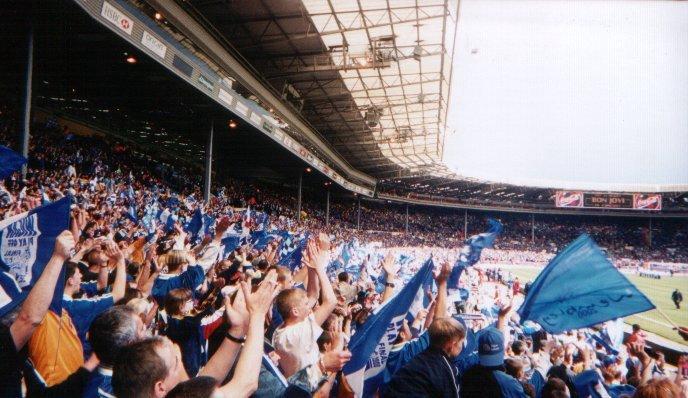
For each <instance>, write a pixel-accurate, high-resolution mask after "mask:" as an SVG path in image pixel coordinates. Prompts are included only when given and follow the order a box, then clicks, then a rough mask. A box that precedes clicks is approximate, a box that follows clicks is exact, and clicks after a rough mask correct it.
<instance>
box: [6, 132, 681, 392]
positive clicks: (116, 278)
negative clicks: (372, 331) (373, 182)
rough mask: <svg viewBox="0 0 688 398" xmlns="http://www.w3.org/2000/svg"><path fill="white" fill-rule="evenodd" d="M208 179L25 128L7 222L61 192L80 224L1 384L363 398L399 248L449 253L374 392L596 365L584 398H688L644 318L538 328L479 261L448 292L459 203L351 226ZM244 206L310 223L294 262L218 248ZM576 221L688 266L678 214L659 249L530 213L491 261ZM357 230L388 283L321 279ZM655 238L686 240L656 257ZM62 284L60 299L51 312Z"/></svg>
mask: <svg viewBox="0 0 688 398" xmlns="http://www.w3.org/2000/svg"><path fill="white" fill-rule="evenodd" d="M13 135H14V130H13V126H12V124H11V123H9V122H6V121H5V122H3V123H2V124H1V125H0V142H1V143H2V144H10V145H16V142H13V141H12V137H13ZM200 183H201V181H200V180H199V178H198V173H193V172H190V170H187V171H185V170H183V169H181V168H173V167H171V166H169V165H165V164H163V163H161V162H157V161H155V160H154V159H150V158H149V157H147V156H146V155H145V154H142V153H137V152H136V151H134V150H132V149H131V148H126V147H124V146H122V145H111V144H108V143H107V142H106V141H104V140H103V139H102V138H98V137H82V136H75V135H73V134H70V133H69V131H65V130H64V129H62V128H61V127H60V126H57V125H55V124H51V123H48V124H42V125H37V126H35V127H34V129H33V131H32V141H31V145H30V159H29V165H28V173H27V176H26V179H25V180H22V179H21V178H20V174H19V173H15V174H14V175H13V176H12V177H10V178H8V179H6V180H5V181H4V183H3V185H0V220H2V219H6V218H7V217H10V216H12V215H15V214H19V213H21V212H24V211H27V210H30V209H32V208H35V207H37V206H40V205H42V204H44V203H46V202H49V201H55V200H58V199H60V198H62V197H64V196H70V197H71V198H72V201H73V203H74V204H73V206H72V210H71V222H70V229H69V230H66V231H64V232H63V233H62V234H60V235H59V236H58V238H57V240H56V243H55V248H54V252H53V255H52V258H51V260H50V261H49V262H48V264H47V265H46V267H45V270H44V272H43V273H42V274H41V276H40V278H39V280H38V281H37V282H36V284H35V286H34V288H33V289H32V290H31V292H30V293H29V294H28V296H27V297H26V299H25V300H24V302H23V303H22V304H21V305H20V306H19V307H17V308H16V310H15V311H14V312H12V313H11V314H9V315H7V316H5V317H4V318H3V319H2V325H3V326H1V327H0V396H3V397H4V396H8V397H15V396H23V395H26V396H29V397H33V396H41V397H67V396H69V397H78V396H84V397H112V396H117V397H119V398H126V397H165V396H167V397H215V398H218V397H239V396H253V397H295V396H314V397H325V396H353V395H352V394H353V393H352V388H351V386H350V385H349V384H348V382H347V379H346V378H345V377H343V376H342V368H343V366H344V365H345V364H346V363H347V362H348V361H349V360H351V357H352V354H351V352H349V351H348V350H347V344H348V342H349V341H350V339H351V336H352V335H354V334H355V333H356V331H357V330H359V329H360V328H361V327H362V325H364V324H365V322H366V319H368V317H369V316H370V315H371V314H372V313H373V312H374V311H375V310H376V309H377V308H379V307H380V306H382V305H383V304H384V303H385V302H387V301H388V300H390V299H391V298H392V297H393V295H394V293H395V292H398V291H399V289H400V288H401V285H402V284H403V280H401V279H399V277H398V275H400V274H402V273H409V272H413V271H414V270H415V269H417V264H414V265H413V266H410V265H408V264H407V265H405V264H404V263H403V262H402V261H400V260H399V257H398V256H397V255H396V254H398V252H399V250H400V249H395V250H394V251H390V250H387V251H385V250H384V248H382V247H397V248H398V247H406V248H411V249H409V250H414V249H412V248H414V247H415V248H418V249H417V252H416V253H414V254H415V257H417V258H421V256H425V255H429V254H430V253H433V254H437V255H438V257H437V258H438V259H439V258H442V260H440V261H437V260H436V263H435V264H436V266H435V271H434V279H435V284H436V286H437V288H436V292H435V293H432V291H429V292H426V293H427V294H428V295H429V296H431V297H430V298H431V300H430V303H431V304H430V305H429V307H428V308H426V309H423V310H421V311H419V312H418V313H417V315H416V316H415V318H414V319H413V320H409V321H408V322H407V321H404V322H403V324H402V325H401V327H400V329H399V330H398V337H397V339H396V341H395V343H394V345H393V346H392V349H391V352H390V353H389V358H388V362H387V366H386V368H385V370H384V372H385V374H384V382H383V383H382V386H381V387H380V388H379V390H377V391H372V392H368V393H367V394H368V396H383V397H404V396H408V397H423V396H425V397H457V396H460V397H485V396H489V397H512V396H513V397H526V396H528V397H567V396H572V397H578V396H587V395H586V392H585V391H581V389H580V388H579V387H578V385H577V384H575V383H574V380H576V379H577V378H578V377H592V378H593V379H592V380H593V381H592V382H590V383H587V385H589V386H591V388H592V390H591V391H590V392H589V395H590V394H595V395H600V396H602V397H607V396H612V397H620V396H636V397H679V396H686V392H687V391H688V380H686V379H685V378H683V376H682V373H681V372H678V373H676V374H672V373H670V372H669V370H668V367H667V366H666V365H665V361H664V357H663V355H662V353H661V352H659V351H648V350H646V349H645V343H644V335H643V334H642V331H640V330H635V331H634V333H633V335H631V337H630V338H629V339H628V340H627V341H626V345H624V346H623V348H622V349H619V350H618V351H612V350H610V349H608V348H605V347H604V345H602V344H600V343H597V344H596V343H594V342H591V341H590V340H589V339H588V338H587V336H588V335H589V333H594V332H595V330H592V329H586V330H579V331H572V332H569V333H566V334H563V335H550V334H548V333H546V332H544V331H543V330H538V329H537V328H534V329H533V330H527V329H526V328H525V327H521V326H519V325H518V322H517V320H516V319H515V318H514V314H513V310H512V304H511V303H512V301H511V300H512V298H513V296H519V295H521V293H522V292H521V289H520V288H514V285H515V283H510V287H511V288H510V289H505V288H504V286H503V283H504V281H502V280H501V279H502V278H496V277H495V276H494V275H492V274H490V273H483V271H482V270H480V269H479V268H476V269H471V270H470V271H469V272H466V275H465V276H464V277H463V283H464V286H466V287H467V288H468V289H469V290H471V291H475V293H474V294H473V295H472V296H471V299H470V300H468V301H467V302H466V303H463V307H461V308H459V307H460V306H459V305H455V304H458V303H453V302H449V298H448V292H447V279H448V277H449V274H450V272H451V266H450V264H452V262H451V261H448V260H449V257H451V256H452V255H455V254H456V247H458V246H460V244H461V242H462V240H463V238H464V237H463V236H462V234H461V233H460V232H457V231H461V229H462V228H461V224H458V223H460V221H461V220H462V217H461V215H458V216H457V215H456V214H454V215H451V214H448V213H433V212H430V211H427V212H426V211H414V213H413V214H410V216H409V229H410V230H411V233H410V234H405V233H403V231H404V228H405V221H406V220H405V217H406V215H405V213H402V212H398V211H396V210H394V209H385V208H384V207H383V206H377V205H370V206H366V207H364V209H363V212H364V213H363V215H362V216H361V219H362V220H365V221H364V222H363V226H362V230H361V231H359V230H356V229H355V228H354V226H355V223H356V218H357V214H356V213H355V209H354V207H353V206H350V205H345V204H342V203H338V204H335V205H334V206H333V208H332V214H331V218H330V219H331V223H330V225H329V226H325V225H324V222H323V220H324V211H323V208H322V206H320V205H318V204H313V203H306V204H305V205H304V207H303V211H304V217H302V219H301V221H299V220H298V218H297V217H296V214H295V213H294V210H293V207H294V206H293V202H292V198H290V197H289V195H285V194H284V193H283V192H282V193H280V192H278V191H275V190H274V189H271V188H270V187H262V186H261V187H257V186H255V185H253V184H251V183H247V182H239V181H227V182H223V184H222V186H220V185H217V186H215V187H213V192H214V193H215V195H214V197H213V198H212V200H211V201H209V202H208V203H204V202H202V201H200V200H199V198H201V196H202V195H201V193H200V190H199V186H200ZM173 198H174V200H176V201H177V202H178V207H179V209H178V212H177V216H178V217H179V219H178V221H177V222H174V223H172V226H171V227H169V226H167V225H159V226H158V227H155V228H153V229H152V230H151V229H150V227H149V226H147V225H145V223H143V222H140V221H139V220H142V219H143V218H145V212H146V209H147V207H149V206H150V205H151V202H157V203H159V204H160V206H161V207H163V205H164V204H169V203H170V202H171V200H173ZM191 198H193V200H191ZM199 206H200V207H202V208H203V209H204V211H205V212H206V213H207V214H212V215H213V216H215V217H216V223H215V226H214V229H213V230H212V232H210V233H208V234H207V235H205V236H200V237H198V238H197V239H195V237H194V236H192V235H191V234H190V233H189V232H188V231H186V230H185V229H184V220H189V219H190V218H191V217H192V214H193V212H194V211H195V210H196V208H197V207H199ZM246 207H250V208H251V209H252V210H253V211H254V212H255V211H258V212H264V213H265V214H267V215H269V227H270V228H274V229H279V230H290V231H292V232H293V233H294V234H303V233H305V232H308V233H309V234H310V236H311V239H310V240H309V241H308V244H307V247H306V248H305V250H304V254H303V259H302V262H301V264H302V266H301V267H296V268H294V269H290V268H288V267H284V266H281V265H279V264H278V260H279V257H280V255H281V254H280V241H279V240H275V241H272V242H271V243H269V244H268V245H267V246H266V247H265V248H264V249H257V248H255V247H253V246H251V245H250V244H246V245H241V246H239V247H237V248H236V249H235V250H232V251H231V252H229V253H226V252H225V251H224V250H223V246H222V239H223V237H225V236H226V234H227V233H228V231H230V230H233V229H235V228H236V227H237V226H238V227H239V229H240V230H241V229H249V230H250V229H253V228H256V225H255V223H253V222H250V221H246V218H245V216H244V214H245V213H241V212H240V211H238V209H243V208H246ZM131 209H135V210H134V213H135V214H133V215H132V214H131V213H132V210H131ZM472 217H474V219H473V220H472V221H471V223H472V224H473V225H478V227H480V222H479V221H477V216H476V215H473V216H472ZM457 224H458V225H457ZM581 228H584V229H586V230H588V231H589V232H592V234H593V235H594V236H595V237H596V238H598V241H599V242H600V243H601V245H602V246H605V247H606V248H607V249H608V250H609V251H610V252H611V253H612V254H613V253H615V251H617V250H628V251H631V250H630V249H627V248H626V247H627V246H629V242H633V243H630V244H632V245H634V246H633V247H634V249H633V250H632V251H633V253H635V255H637V256H638V257H637V258H641V259H644V260H650V259H654V260H670V261H686V257H685V256H686V253H685V252H686V250H687V248H686V247H685V245H683V246H681V245H680V244H678V243H677V242H681V240H680V239H684V240H683V241H684V242H685V237H686V228H685V226H683V227H677V228H674V226H673V225H672V226H671V228H673V229H672V232H673V233H672V234H667V236H665V237H662V238H661V239H659V238H658V239H657V242H656V243H655V242H653V249H649V248H641V247H640V246H642V245H640V246H636V245H637V237H638V233H639V232H638V231H637V230H635V231H634V230H628V229H625V228H622V227H621V226H620V225H613V226H605V224H604V223H602V222H592V221H591V222H589V223H586V224H583V226H582V227H581V226H580V224H576V223H575V221H571V220H561V221H560V220H557V221H556V222H549V221H548V222H545V223H540V224H538V232H537V236H538V238H537V239H536V240H535V242H529V239H527V237H528V236H529V233H530V230H529V226H528V221H523V220H507V221H505V228H504V229H505V232H504V235H503V236H502V237H501V238H500V241H499V243H498V245H497V248H496V250H492V251H486V253H485V260H486V261H498V260H499V261H501V260H500V257H499V256H503V255H507V256H510V254H508V253H515V254H513V255H516V254H517V255H518V256H522V257H519V258H518V261H523V262H531V261H532V262H542V261H541V260H542V259H543V257H541V256H544V255H548V253H549V254H551V253H553V252H554V251H556V250H557V249H559V248H561V247H563V246H564V245H565V243H566V239H568V238H570V237H572V236H573V235H575V234H576V233H577V231H579V230H580V229H581ZM658 228H663V227H658ZM476 232H482V231H476ZM657 235H659V234H657ZM662 235H663V234H662ZM353 238H356V239H357V240H358V241H360V242H372V241H376V242H381V245H380V246H382V247H381V248H380V252H381V253H382V254H384V256H382V255H381V256H380V257H384V259H382V260H381V261H379V262H377V261H374V260H372V259H371V260H370V261H371V262H373V261H374V262H375V263H374V264H372V265H371V267H372V268H373V269H375V270H377V271H382V270H384V273H383V274H384V275H386V277H385V278H384V280H383V281H374V280H373V278H370V277H369V275H367V274H366V272H361V273H360V274H359V275H357V277H356V278H354V275H351V274H349V273H347V272H345V271H342V270H339V271H338V272H337V273H336V274H335V276H336V277H335V278H332V277H331V275H328V267H329V265H330V264H331V262H332V260H333V259H334V258H335V257H336V256H338V255H340V254H341V252H339V251H338V249H337V248H340V247H341V245H342V244H345V243H346V242H350V241H351V240H352V239H353ZM617 242H622V243H617ZM431 246H432V247H444V248H445V249H448V248H451V250H446V251H444V252H441V250H442V249H433V248H429V247H431ZM657 247H659V248H662V249H666V248H669V247H675V249H676V250H674V251H672V252H671V254H670V255H669V254H662V255H659V254H656V253H658V252H659V251H662V250H660V249H657ZM505 253H507V254H505ZM655 255H657V256H658V257H657V258H654V256H655ZM647 256H652V257H653V258H648V257H647ZM505 258H507V259H509V260H510V261H511V260H514V259H513V258H512V257H505ZM404 266H406V267H407V268H408V269H400V268H401V267H404ZM62 270H64V281H62V280H60V273H61V271H62ZM510 282H514V281H513V280H511V281H510ZM62 283H64V297H63V300H62V310H61V312H59V313H58V312H55V311H53V310H49V309H48V308H49V305H50V302H51V299H52V296H53V292H54V291H55V289H56V286H60V284H62ZM488 290H489V291H488ZM505 291H506V292H505ZM495 306H496V308H495V309H494V313H489V311H488V314H484V312H485V311H484V310H485V309H486V308H493V307H495ZM461 313H475V314H476V315H478V314H482V315H481V316H482V317H483V318H485V317H493V318H494V320H495V323H494V325H493V326H492V325H491V324H490V322H488V321H486V320H485V319H482V320H474V319H473V318H462V317H461V315H462V314H461ZM465 319H471V320H465ZM478 330H480V332H479V333H478V335H477V336H478V337H477V338H476V339H477V347H474V348H475V353H473V354H471V355H468V356H466V355H464V356H462V355H461V352H462V351H468V350H469V348H468V347H465V343H466V341H467V340H468V335H469V334H472V333H477V332H478ZM395 332H397V331H395Z"/></svg>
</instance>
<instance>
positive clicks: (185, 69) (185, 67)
mask: <svg viewBox="0 0 688 398" xmlns="http://www.w3.org/2000/svg"><path fill="white" fill-rule="evenodd" d="M172 65H174V67H175V68H177V70H178V71H180V72H182V73H183V74H185V75H186V76H187V77H191V73H193V67H192V66H191V65H189V64H188V63H186V61H184V60H183V59H181V57H179V56H178V55H177V54H174V58H172Z"/></svg>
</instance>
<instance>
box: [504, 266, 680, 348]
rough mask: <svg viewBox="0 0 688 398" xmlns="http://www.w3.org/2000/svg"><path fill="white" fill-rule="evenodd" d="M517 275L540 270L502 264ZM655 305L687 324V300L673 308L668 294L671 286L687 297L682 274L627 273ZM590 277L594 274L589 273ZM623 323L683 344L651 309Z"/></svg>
mask: <svg viewBox="0 0 688 398" xmlns="http://www.w3.org/2000/svg"><path fill="white" fill-rule="evenodd" d="M504 269H508V270H510V271H511V272H513V273H514V275H516V276H518V277H519V279H521V280H522V281H524V282H527V281H533V280H535V278H536V277H537V275H538V273H539V272H540V268H535V267H511V266H509V267H504ZM627 277H628V279H630V280H631V282H633V283H634V284H635V285H636V286H637V287H638V288H639V289H640V290H641V291H642V292H643V293H645V295H647V297H649V298H650V300H651V301H652V302H653V303H654V305H655V306H657V308H659V309H661V310H662V311H663V312H664V313H665V314H667V316H669V318H670V319H671V320H672V321H673V322H674V323H675V324H677V325H681V326H688V302H687V301H686V300H684V301H683V304H682V305H681V309H680V310H677V309H676V306H674V303H673V302H672V301H671V293H672V292H673V291H674V289H677V288H678V289H679V290H680V291H681V292H682V293H683V295H684V298H686V297H688V278H685V277H673V278H670V277H662V279H650V278H641V277H638V276H634V275H627ZM591 278H594V276H591ZM626 322H627V323H630V324H633V323H637V324H639V325H640V326H641V327H642V328H643V329H645V330H647V331H649V332H652V333H655V334H658V335H660V336H662V337H664V338H667V339H669V340H672V341H675V342H677V343H680V344H684V345H685V344H686V342H685V341H683V339H681V337H679V335H678V334H677V333H676V331H675V330H671V325H670V324H669V322H667V320H666V319H665V318H664V317H662V315H660V314H659V311H657V310H652V311H648V312H643V313H640V314H637V315H632V316H629V317H626Z"/></svg>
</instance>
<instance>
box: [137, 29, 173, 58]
mask: <svg viewBox="0 0 688 398" xmlns="http://www.w3.org/2000/svg"><path fill="white" fill-rule="evenodd" d="M141 44H143V45H144V46H146V48H147V49H149V50H151V51H153V53H154V54H155V55H157V56H158V57H160V58H162V59H165V54H166V53H167V46H166V45H164V44H163V43H162V42H161V41H160V40H158V39H157V38H156V37H155V36H153V35H152V34H150V33H148V32H147V31H145V30H144V31H143V36H142V37H141Z"/></svg>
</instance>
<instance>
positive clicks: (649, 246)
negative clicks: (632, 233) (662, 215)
mask: <svg viewBox="0 0 688 398" xmlns="http://www.w3.org/2000/svg"><path fill="white" fill-rule="evenodd" d="M649 220H650V225H649V226H648V231H647V247H648V248H650V249H652V217H650V218H649Z"/></svg>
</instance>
